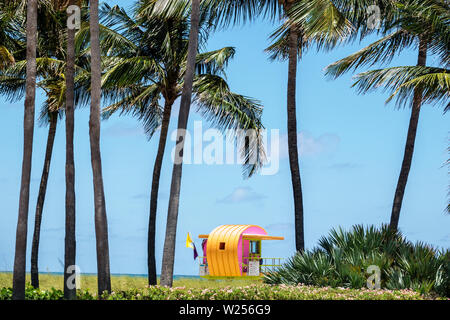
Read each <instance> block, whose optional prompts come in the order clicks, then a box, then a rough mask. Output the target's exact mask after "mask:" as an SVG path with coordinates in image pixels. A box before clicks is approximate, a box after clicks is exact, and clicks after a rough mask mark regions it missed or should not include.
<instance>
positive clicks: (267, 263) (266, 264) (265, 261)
mask: <svg viewBox="0 0 450 320" xmlns="http://www.w3.org/2000/svg"><path fill="white" fill-rule="evenodd" d="M198 258H199V259H198V261H199V270H201V269H202V268H205V267H206V268H207V267H208V262H207V260H206V257H200V256H199V257H198ZM243 260H246V261H259V262H260V265H259V270H260V272H261V273H267V272H270V271H275V270H276V269H277V268H279V267H280V266H281V265H282V264H283V258H265V257H263V258H259V257H246V258H243ZM241 265H242V270H243V271H244V272H247V271H248V263H244V262H242V264H241Z"/></svg>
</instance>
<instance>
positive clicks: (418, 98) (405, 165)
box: [389, 39, 427, 231]
mask: <svg viewBox="0 0 450 320" xmlns="http://www.w3.org/2000/svg"><path fill="white" fill-rule="evenodd" d="M426 61H427V41H426V40H425V39H420V44H419V54H418V58H417V65H418V66H425V64H426ZM422 93H423V90H422V89H421V88H417V89H415V90H414V97H413V102H412V107H411V118H410V120H409V127H408V135H407V137H406V145H405V152H404V154H403V162H402V168H401V170H400V175H399V177H398V181H397V188H396V190H395V195H394V203H393V205H392V213H391V222H390V224H389V227H390V228H391V229H392V230H394V231H396V230H397V229H398V221H399V219H400V211H401V208H402V203H403V196H404V194H405V189H406V183H407V181H408V176H409V171H410V170H411V163H412V157H413V154H414V143H415V141H416V133H417V125H418V123H419V114H420V108H421V105H422Z"/></svg>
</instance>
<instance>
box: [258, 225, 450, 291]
mask: <svg viewBox="0 0 450 320" xmlns="http://www.w3.org/2000/svg"><path fill="white" fill-rule="evenodd" d="M371 265H375V266H377V267H379V268H380V270H381V287H382V288H385V289H391V290H396V289H412V290H415V291H418V292H420V293H422V294H430V293H437V294H439V295H442V296H447V297H448V296H449V295H450V273H449V272H450V251H449V250H446V251H444V250H440V251H439V250H436V249H435V248H433V247H431V246H429V245H427V244H425V243H421V242H418V243H416V244H413V243H412V242H410V241H408V240H406V239H405V238H404V237H403V236H402V234H401V233H400V232H399V231H393V230H392V229H389V226H387V225H383V226H382V227H380V228H376V227H374V226H368V227H364V226H361V225H357V226H354V227H353V228H352V229H351V230H350V231H345V230H343V229H341V228H338V229H332V230H331V231H330V233H329V234H328V236H326V237H322V238H321V239H320V241H319V246H318V247H316V248H314V249H312V250H309V251H305V252H298V253H297V254H296V255H294V256H293V257H291V258H290V259H289V260H288V261H287V262H286V263H285V264H284V265H283V266H282V267H281V268H279V269H278V270H276V271H273V272H270V273H267V274H266V275H265V277H264V281H265V282H266V283H269V284H286V285H297V284H305V285H315V286H330V287H345V288H352V289H358V288H364V287H366V284H367V278H368V277H369V276H370V274H369V273H367V270H368V268H369V266H371Z"/></svg>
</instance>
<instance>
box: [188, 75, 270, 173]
mask: <svg viewBox="0 0 450 320" xmlns="http://www.w3.org/2000/svg"><path fill="white" fill-rule="evenodd" d="M193 91H194V94H195V95H194V101H195V102H196V104H197V105H198V111H199V112H200V113H201V114H202V115H203V116H204V117H205V118H206V119H207V120H208V121H210V122H211V123H212V125H213V126H214V127H217V128H219V129H220V130H223V131H225V130H227V129H232V130H233V132H234V134H235V136H236V139H237V143H238V145H239V146H240V152H241V156H242V158H243V159H244V176H245V177H250V176H251V175H253V174H254V173H255V172H257V171H258V170H259V169H260V168H261V167H262V166H263V164H264V162H265V160H266V157H265V149H264V145H263V143H262V133H261V131H262V129H263V125H262V123H261V115H262V106H261V104H260V102H259V101H256V100H254V99H251V98H248V97H245V96H242V95H239V94H236V93H233V92H231V90H230V88H229V87H228V84H227V83H226V82H225V80H224V79H223V78H221V77H219V76H217V75H208V74H205V75H200V76H198V77H196V79H195V80H194V85H193Z"/></svg>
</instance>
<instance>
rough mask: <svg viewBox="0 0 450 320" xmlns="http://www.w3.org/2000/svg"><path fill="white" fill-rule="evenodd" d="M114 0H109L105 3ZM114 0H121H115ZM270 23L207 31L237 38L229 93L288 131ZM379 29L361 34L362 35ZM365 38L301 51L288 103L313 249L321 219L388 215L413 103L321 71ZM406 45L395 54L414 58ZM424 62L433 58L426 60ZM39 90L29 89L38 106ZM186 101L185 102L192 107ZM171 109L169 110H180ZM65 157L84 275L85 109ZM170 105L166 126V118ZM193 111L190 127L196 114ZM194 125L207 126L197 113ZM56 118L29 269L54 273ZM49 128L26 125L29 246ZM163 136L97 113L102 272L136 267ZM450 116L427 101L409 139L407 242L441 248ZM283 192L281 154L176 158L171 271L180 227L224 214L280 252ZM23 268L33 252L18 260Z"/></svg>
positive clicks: (13, 124)
mask: <svg viewBox="0 0 450 320" xmlns="http://www.w3.org/2000/svg"><path fill="white" fill-rule="evenodd" d="M108 3H112V4H115V3H118V1H108ZM120 3H121V4H122V5H127V4H129V3H131V2H130V1H120ZM273 30H274V26H273V25H271V24H270V23H269V22H266V21H263V20H259V21H257V22H255V23H253V24H252V25H245V26H239V27H234V28H230V29H227V30H225V31H221V32H217V33H215V34H213V35H212V36H211V38H210V41H209V43H208V49H217V48H221V47H224V46H234V47H236V51H237V52H236V56H235V58H234V60H233V61H232V62H231V63H230V65H229V68H228V69H227V75H228V81H229V83H230V85H231V87H232V89H233V90H234V91H235V92H238V93H241V94H244V95H248V96H251V97H254V98H257V99H259V100H261V101H262V103H263V105H264V116H263V122H264V125H265V127H266V128H268V129H279V130H280V134H281V135H282V136H283V135H284V134H286V129H285V128H286V110H285V109H286V84H287V78H286V77H287V63H286V62H270V61H269V60H268V58H267V55H266V54H265V53H264V52H263V50H264V48H265V47H266V46H267V45H268V44H269V41H268V35H269V34H270V33H271V31H273ZM374 39H375V38H371V39H366V40H365V41H364V43H363V44H368V43H369V42H371V41H373V40H374ZM363 44H354V45H349V46H345V47H342V48H338V49H336V50H334V51H332V52H328V53H326V52H316V51H314V50H311V51H309V52H307V53H306V54H305V55H304V57H303V59H302V61H301V62H300V63H299V66H298V78H297V86H298V89H297V90H298V92H297V108H298V109H297V112H298V128H299V133H300V135H301V136H302V137H303V140H302V141H304V144H305V145H304V147H305V149H304V150H305V151H304V152H302V154H301V163H300V166H301V174H302V184H303V191H304V206H305V236H306V245H307V247H308V248H312V247H314V246H315V245H316V244H317V240H318V239H319V238H320V237H321V236H323V235H325V234H327V233H328V231H329V230H330V228H333V227H338V226H342V227H344V228H349V227H351V226H352V225H355V224H375V225H380V224H381V223H386V222H388V221H389V217H390V211H391V204H392V199H393V193H394V190H395V186H396V182H397V177H398V174H399V170H400V165H401V161H402V156H403V149H404V143H405V139H406V133H407V128H408V121H409V114H410V112H409V109H400V110H398V109H397V108H396V107H395V105H394V104H389V105H385V104H384V101H385V99H386V98H387V94H385V93H383V92H381V91H380V92H376V93H371V94H367V95H357V94H356V92H355V90H354V89H352V88H350V86H351V84H352V75H350V74H349V75H345V76H343V77H342V78H340V79H338V80H327V79H325V78H324V74H323V68H324V67H326V66H327V65H328V64H330V63H332V62H334V61H335V60H337V59H339V58H342V57H344V56H346V55H348V54H350V53H353V52H354V51H356V50H357V49H358V48H360V47H361V46H362V45H363ZM415 61H416V57H415V53H414V52H410V51H405V52H404V53H403V54H402V55H401V56H400V57H398V58H396V59H394V61H393V63H392V64H396V65H412V64H414V63H415ZM431 61H432V62H433V58H431ZM42 101H43V94H42V92H41V91H38V94H37V102H36V107H37V109H38V108H40V106H41V104H42ZM0 102H1V103H0V128H1V129H0V130H1V132H2V134H1V135H0V146H1V150H2V153H1V162H2V165H1V166H0V199H1V201H0V270H12V267H13V259H14V241H15V230H16V223H17V211H18V198H19V182H20V172H21V161H22V144H23V129H22V125H23V100H21V101H19V102H17V103H9V102H6V101H5V100H4V99H3V98H1V97H0ZM194 109H195V108H194ZM176 110H177V109H176ZM75 116H76V120H75V121H76V125H75V133H76V136H75V162H76V163H75V164H76V197H77V198H76V200H77V206H76V210H77V224H76V228H77V264H78V265H79V266H80V268H81V271H82V272H95V271H96V254H95V234H94V206H93V195H92V193H93V187H92V173H91V165H90V150H89V136H88V117H89V114H88V109H87V108H80V109H78V110H77V111H76V114H75ZM176 116H177V112H176V113H175V114H174V116H173V117H172V122H171V128H170V132H171V131H172V130H174V129H175V128H176V119H177V118H176ZM200 119H201V118H200V116H199V115H197V114H195V113H194V112H193V113H192V114H191V117H190V119H189V128H190V129H192V128H193V123H194V121H196V120H200ZM203 127H204V128H205V129H206V128H207V124H206V123H204V124H203ZM64 135H65V128H64V124H63V122H61V123H60V124H59V127H58V131H57V135H56V142H55V148H54V155H53V160H52V166H51V172H50V178H49V184H48V192H47V198H46V202H45V208H44V213H43V215H44V216H43V221H42V233H41V246H40V261H39V267H40V270H41V271H42V272H45V271H52V272H61V271H62V261H63V258H64V214H65V211H64V196H65V183H64V162H65V151H64V148H65V136H64ZM46 138H47V128H43V127H38V126H37V127H36V130H35V143H34V153H33V168H32V181H31V197H30V212H29V235H28V239H29V242H28V243H29V246H28V251H27V254H28V257H29V256H30V251H31V237H32V230H33V224H34V210H35V206H36V198H37V191H38V188H39V181H40V176H41V172H42V165H43V158H44V152H45V143H46ZM158 138H159V134H156V135H155V136H154V138H153V139H152V140H151V141H148V140H147V138H146V137H145V135H144V134H143V131H142V128H141V125H140V123H139V122H138V121H137V120H136V119H133V118H131V117H118V116H114V117H113V118H111V119H110V120H108V121H105V122H102V141H101V148H102V157H103V173H104V183H105V192H106V204H107V213H108V224H109V235H110V256H111V272H113V273H139V274H145V273H146V244H147V225H148V211H149V193H150V185H151V174H152V170H153V163H154V159H155V156H156V147H157V142H158ZM448 139H449V122H448V115H443V114H442V109H441V108H436V107H433V106H428V105H426V106H424V107H423V110H422V113H421V118H420V121H419V128H418V135H417V141H416V149H415V154H414V159H413V164H412V169H411V174H410V177H409V181H408V186H407V188H406V194H405V198H404V203H403V208H402V212H401V217H400V229H401V231H402V232H403V233H404V234H405V235H406V236H407V238H408V239H410V240H413V241H424V242H427V243H430V244H433V245H435V246H437V247H444V248H448V247H449V245H450V233H449V231H448V230H450V228H449V227H450V216H448V215H446V214H445V213H444V208H445V207H446V204H447V203H448V198H447V192H448V182H449V180H448V173H447V172H448V168H447V167H445V166H444V163H445V161H446V159H447V158H448V153H447V151H446V150H447V147H448V141H449V140H448ZM173 145H174V142H172V141H169V143H168V145H167V149H166V151H167V153H166V157H165V161H164V164H163V170H162V175H161V186H160V197H159V207H158V219H157V242H156V245H157V247H156V254H157V268H158V270H160V266H161V258H162V247H163V241H164V231H165V221H166V215H167V206H168V194H169V187H170V179H171V171H172V163H171V159H170V156H169V155H170V150H172V147H173ZM293 221H294V216H293V201H292V191H291V182H290V172H289V164H288V159H287V158H286V157H282V158H281V160H280V170H279V172H278V174H276V175H273V176H255V177H253V178H251V179H248V180H244V179H243V178H242V174H241V168H240V167H239V166H238V165H219V166H208V165H186V166H185V167H184V169H183V182H182V190H181V206H180V212H179V222H178V229H177V231H178V233H177V246H176V262H175V274H197V272H198V264H197V262H194V261H193V259H192V250H191V249H187V248H185V247H184V244H185V239H186V234H187V232H190V233H191V235H192V236H193V238H194V240H195V242H196V244H197V246H198V247H199V246H200V243H201V242H200V241H199V239H198V238H196V237H197V235H198V234H203V233H209V232H210V231H211V230H212V229H213V228H215V227H216V226H218V225H221V224H257V225H260V226H262V227H264V228H266V230H267V231H268V232H269V234H271V235H279V236H284V237H285V240H284V241H273V242H265V243H264V244H263V254H264V255H265V256H268V257H272V256H276V257H289V256H291V255H292V254H293V253H294V250H295V244H294V234H293ZM27 270H29V258H28V259H27Z"/></svg>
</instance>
